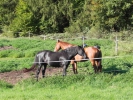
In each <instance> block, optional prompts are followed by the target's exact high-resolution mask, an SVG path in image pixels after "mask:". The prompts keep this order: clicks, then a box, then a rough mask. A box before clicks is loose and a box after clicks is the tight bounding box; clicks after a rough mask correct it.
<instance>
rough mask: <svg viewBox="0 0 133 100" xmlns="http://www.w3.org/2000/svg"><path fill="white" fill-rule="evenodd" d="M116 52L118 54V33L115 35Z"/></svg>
mask: <svg viewBox="0 0 133 100" xmlns="http://www.w3.org/2000/svg"><path fill="white" fill-rule="evenodd" d="M115 54H116V55H117V54H118V38H117V35H116V37H115Z"/></svg>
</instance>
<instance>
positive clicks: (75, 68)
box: [72, 61, 78, 74]
mask: <svg viewBox="0 0 133 100" xmlns="http://www.w3.org/2000/svg"><path fill="white" fill-rule="evenodd" d="M72 67H73V72H74V74H78V71H77V62H76V61H74V62H73V64H72Z"/></svg>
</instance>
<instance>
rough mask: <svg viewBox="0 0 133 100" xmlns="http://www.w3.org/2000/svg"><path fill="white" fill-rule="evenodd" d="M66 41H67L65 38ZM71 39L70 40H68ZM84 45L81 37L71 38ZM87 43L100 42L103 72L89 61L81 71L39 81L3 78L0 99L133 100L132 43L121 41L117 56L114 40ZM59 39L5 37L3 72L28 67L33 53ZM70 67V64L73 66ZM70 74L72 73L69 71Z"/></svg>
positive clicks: (1, 57) (1, 60)
mask: <svg viewBox="0 0 133 100" xmlns="http://www.w3.org/2000/svg"><path fill="white" fill-rule="evenodd" d="M64 41H65V40H64ZM66 41H68V40H66ZM68 42H69V43H72V44H77V45H81V44H82V40H69V41H68ZM85 43H86V44H87V45H88V46H94V45H99V46H100V47H101V50H102V55H103V60H102V65H103V72H102V73H99V74H94V72H93V68H92V66H91V64H90V62H89V61H86V62H78V68H79V69H78V72H79V73H78V74H77V75H74V74H72V75H67V76H66V77H62V76H61V75H57V76H56V75H55V76H52V77H46V78H44V79H40V80H39V82H36V80H35V79H34V78H30V79H26V80H22V81H21V82H19V83H17V84H16V85H12V84H9V83H7V82H5V81H2V80H1V81H0V94H1V95H0V100H75V99H76V100H107V99H108V100H120V99H121V100H132V98H133V77H132V76H133V60H132V59H133V57H132V54H133V51H132V50H131V49H132V48H128V47H132V46H133V45H132V44H131V43H130V44H129V43H120V44H119V47H120V48H121V49H124V50H125V51H119V53H118V55H117V56H116V55H115V48H114V47H115V43H114V41H113V40H108V39H103V40H96V39H92V40H91V39H89V40H85ZM55 44H56V40H41V39H39V38H31V39H28V38H14V39H10V38H9V39H8V38H2V39H0V47H1V48H2V47H5V46H11V47H12V48H11V49H7V50H1V51H0V73H2V72H8V71H12V70H21V69H23V68H29V67H30V66H31V64H32V62H33V60H34V56H35V54H36V53H37V52H38V51H41V50H46V49H47V50H54V46H55ZM70 67H71V66H70ZM68 73H69V72H68Z"/></svg>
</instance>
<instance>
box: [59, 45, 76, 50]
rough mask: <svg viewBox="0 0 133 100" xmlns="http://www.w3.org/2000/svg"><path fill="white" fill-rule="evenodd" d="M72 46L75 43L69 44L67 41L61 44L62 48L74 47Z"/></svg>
mask: <svg viewBox="0 0 133 100" xmlns="http://www.w3.org/2000/svg"><path fill="white" fill-rule="evenodd" d="M72 46H74V45H72V44H68V43H67V44H66V43H62V44H61V49H63V50H64V49H67V48H69V47H72Z"/></svg>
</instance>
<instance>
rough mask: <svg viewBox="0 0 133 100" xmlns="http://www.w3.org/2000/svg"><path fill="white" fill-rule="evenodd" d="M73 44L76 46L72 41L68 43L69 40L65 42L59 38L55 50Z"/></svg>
mask: <svg viewBox="0 0 133 100" xmlns="http://www.w3.org/2000/svg"><path fill="white" fill-rule="evenodd" d="M72 46H74V45H73V44H70V43H67V42H63V41H60V40H57V43H56V46H55V49H54V51H55V52H57V51H59V50H60V49H63V50H64V49H66V48H69V47H72Z"/></svg>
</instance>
